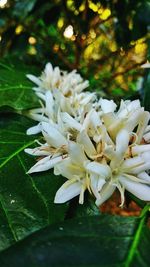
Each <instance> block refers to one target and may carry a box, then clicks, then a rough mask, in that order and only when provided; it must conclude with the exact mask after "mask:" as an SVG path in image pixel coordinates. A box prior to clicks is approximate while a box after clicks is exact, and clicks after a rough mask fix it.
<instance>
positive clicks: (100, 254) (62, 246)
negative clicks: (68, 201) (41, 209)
mask: <svg viewBox="0 0 150 267" xmlns="http://www.w3.org/2000/svg"><path fill="white" fill-rule="evenodd" d="M149 242H150V230H149V229H148V228H147V227H146V226H145V216H144V217H141V218H137V217H119V216H111V215H100V216H89V217H82V218H76V219H71V220H67V221H65V222H63V223H58V224H56V225H53V226H50V227H47V228H46V229H43V230H41V231H39V232H37V233H35V234H33V235H31V236H30V237H28V238H26V239H25V240H23V241H21V242H19V243H18V244H16V245H15V246H13V247H11V248H10V249H8V250H6V251H4V252H2V253H1V255H0V262H1V264H2V267H6V266H7V267H10V266H13V265H14V266H16V267H19V266H21V267H26V266H28V267H33V266H36V267H47V266H57V267H59V266H65V267H69V266H74V267H79V266H80V267H87V266H90V267H134V266H137V267H143V266H144V267H149V266H150V257H149Z"/></svg>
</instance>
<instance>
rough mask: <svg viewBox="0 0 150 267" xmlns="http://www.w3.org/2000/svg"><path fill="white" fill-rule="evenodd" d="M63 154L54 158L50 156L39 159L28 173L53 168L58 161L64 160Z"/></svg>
mask: <svg viewBox="0 0 150 267" xmlns="http://www.w3.org/2000/svg"><path fill="white" fill-rule="evenodd" d="M62 160H63V158H62V156H59V157H56V158H52V159H51V157H50V156H48V157H45V158H43V159H41V160H39V161H38V162H37V163H36V164H35V165H34V166H33V167H32V168H31V169H30V170H29V171H28V172H27V173H33V172H42V171H47V170H49V169H51V168H53V167H54V166H55V165H56V164H57V163H59V162H60V161H62Z"/></svg>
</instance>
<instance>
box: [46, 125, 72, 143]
mask: <svg viewBox="0 0 150 267" xmlns="http://www.w3.org/2000/svg"><path fill="white" fill-rule="evenodd" d="M42 133H43V135H44V137H45V139H46V142H47V143H48V144H49V145H51V146H53V147H55V148H58V147H61V146H63V145H67V144H68V143H67V140H66V138H65V137H64V136H63V135H62V134H61V133H60V132H59V131H58V130H57V129H56V128H55V127H53V126H52V125H51V124H50V123H45V122H43V123H42Z"/></svg>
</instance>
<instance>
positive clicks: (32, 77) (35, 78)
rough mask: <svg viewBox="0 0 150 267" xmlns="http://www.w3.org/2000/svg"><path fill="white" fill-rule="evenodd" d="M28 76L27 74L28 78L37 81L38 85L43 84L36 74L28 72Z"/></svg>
mask: <svg viewBox="0 0 150 267" xmlns="http://www.w3.org/2000/svg"><path fill="white" fill-rule="evenodd" d="M26 76H27V78H28V79H29V80H30V81H32V82H34V83H36V84H37V85H38V86H42V82H41V81H40V79H39V78H37V77H36V76H34V75H32V74H27V75H26Z"/></svg>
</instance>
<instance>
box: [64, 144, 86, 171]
mask: <svg viewBox="0 0 150 267" xmlns="http://www.w3.org/2000/svg"><path fill="white" fill-rule="evenodd" d="M68 151H69V156H70V159H71V161H72V162H73V163H74V164H76V165H78V164H79V166H83V164H84V162H86V161H87V158H86V156H85V154H84V150H83V147H82V146H81V145H79V144H77V143H75V142H69V147H68Z"/></svg>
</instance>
